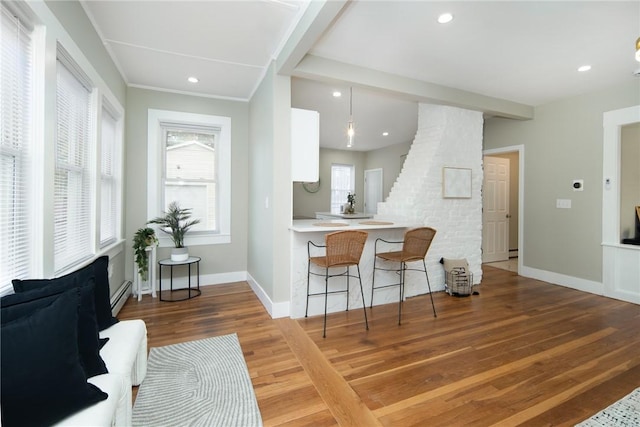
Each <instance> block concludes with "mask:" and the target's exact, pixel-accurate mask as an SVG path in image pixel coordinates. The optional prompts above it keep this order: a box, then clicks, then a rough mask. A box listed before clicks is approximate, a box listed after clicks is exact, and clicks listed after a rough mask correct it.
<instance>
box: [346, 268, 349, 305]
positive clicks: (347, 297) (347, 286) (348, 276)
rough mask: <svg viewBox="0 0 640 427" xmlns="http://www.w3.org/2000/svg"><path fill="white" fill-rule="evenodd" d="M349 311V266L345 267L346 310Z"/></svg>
mask: <svg viewBox="0 0 640 427" xmlns="http://www.w3.org/2000/svg"><path fill="white" fill-rule="evenodd" d="M346 311H349V266H347V310H346Z"/></svg>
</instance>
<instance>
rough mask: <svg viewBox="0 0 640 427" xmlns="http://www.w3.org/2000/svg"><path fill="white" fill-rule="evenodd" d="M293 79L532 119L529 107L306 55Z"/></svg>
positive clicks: (488, 113)
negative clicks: (336, 84)
mask: <svg viewBox="0 0 640 427" xmlns="http://www.w3.org/2000/svg"><path fill="white" fill-rule="evenodd" d="M291 75H293V76H295V77H302V78H307V79H311V80H318V81H324V82H327V83H345V82H346V83H347V84H351V85H354V86H360V87H366V88H368V89H372V90H377V91H381V92H386V93H391V94H393V95H394V96H397V97H401V98H403V99H407V100H411V101H416V102H423V103H430V104H440V105H449V106H454V107H459V108H465V109H468V110H474V111H482V112H483V113H485V115H489V116H498V117H505V118H510V119H519V120H530V119H533V114H534V113H533V112H534V109H533V107H532V106H530V105H525V104H520V103H517V102H512V101H507V100H504V99H500V98H493V97H490V96H485V95H480V94H477V93H474V92H468V91H465V90H461V89H456V88H452V87H447V86H441V85H437V84H434V83H428V82H424V81H421V80H416V79H411V78H408V77H402V76H399V75H396V74H390V73H385V72H382V71H376V70H373V69H370V68H364V67H360V66H356V65H351V64H347V63H344V62H338V61H333V60H330V59H326V58H322V57H319V56H313V55H306V56H304V58H302V60H300V61H299V63H298V64H297V66H296V67H295V69H294V70H293V71H292V73H291Z"/></svg>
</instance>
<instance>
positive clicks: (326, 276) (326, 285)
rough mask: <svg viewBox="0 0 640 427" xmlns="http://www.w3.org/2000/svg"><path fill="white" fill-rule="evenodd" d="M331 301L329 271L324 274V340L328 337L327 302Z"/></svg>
mask: <svg viewBox="0 0 640 427" xmlns="http://www.w3.org/2000/svg"><path fill="white" fill-rule="evenodd" d="M328 299H329V269H328V268H327V269H325V274H324V324H323V325H322V338H326V337H327V300H328Z"/></svg>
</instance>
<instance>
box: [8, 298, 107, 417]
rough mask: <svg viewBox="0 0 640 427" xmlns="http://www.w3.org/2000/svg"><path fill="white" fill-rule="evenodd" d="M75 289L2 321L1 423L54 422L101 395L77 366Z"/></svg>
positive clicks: (99, 398)
mask: <svg viewBox="0 0 640 427" xmlns="http://www.w3.org/2000/svg"><path fill="white" fill-rule="evenodd" d="M77 293H78V292H77V291H68V292H65V293H64V294H62V295H60V296H59V297H58V298H56V299H55V300H54V301H53V302H52V303H51V304H50V305H48V306H46V307H44V308H41V309H39V310H36V311H35V312H33V313H32V314H31V315H30V316H27V317H22V318H19V319H17V320H14V321H13V322H8V323H6V324H4V325H2V327H1V329H0V339H1V340H2V343H1V345H0V369H1V371H2V375H1V376H0V382H1V384H0V405H2V426H3V427H13V426H20V427H29V426H45V425H51V424H54V423H56V422H58V421H60V420H62V419H64V418H65V417H67V416H69V415H71V414H73V413H75V412H77V411H79V410H81V409H84V408H86V407H88V406H91V405H93V404H95V403H97V402H100V401H102V400H105V399H106V398H107V394H106V393H104V392H103V391H101V390H100V389H99V388H98V387H96V386H94V385H93V384H89V383H87V377H86V376H85V374H84V371H83V370H82V366H81V365H80V357H79V355H78V345H77V340H78V337H77V333H76V325H77V323H78V309H77V306H78V296H77Z"/></svg>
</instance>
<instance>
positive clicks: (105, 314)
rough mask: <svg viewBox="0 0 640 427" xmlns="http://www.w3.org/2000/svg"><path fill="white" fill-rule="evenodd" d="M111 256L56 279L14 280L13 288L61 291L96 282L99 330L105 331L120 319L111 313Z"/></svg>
mask: <svg viewBox="0 0 640 427" xmlns="http://www.w3.org/2000/svg"><path fill="white" fill-rule="evenodd" d="M108 267H109V257H108V256H101V257H99V258H97V259H96V260H95V261H94V262H92V263H91V264H89V265H87V266H86V267H83V268H81V269H79V270H76V271H74V272H72V273H69V274H66V275H64V276H62V277H58V278H55V279H29V280H18V279H15V280H13V281H12V283H13V290H14V291H15V292H16V293H20V292H26V291H29V290H33V289H37V288H41V287H43V286H54V287H56V289H57V290H59V291H64V290H67V289H71V288H73V287H77V286H85V285H88V284H90V283H94V284H95V289H94V305H95V311H96V320H97V323H98V330H99V331H103V330H105V329H107V328H108V327H109V326H112V325H114V324H116V323H118V319H116V318H115V317H113V315H112V314H111V300H110V294H111V292H110V290H109V272H108Z"/></svg>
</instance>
